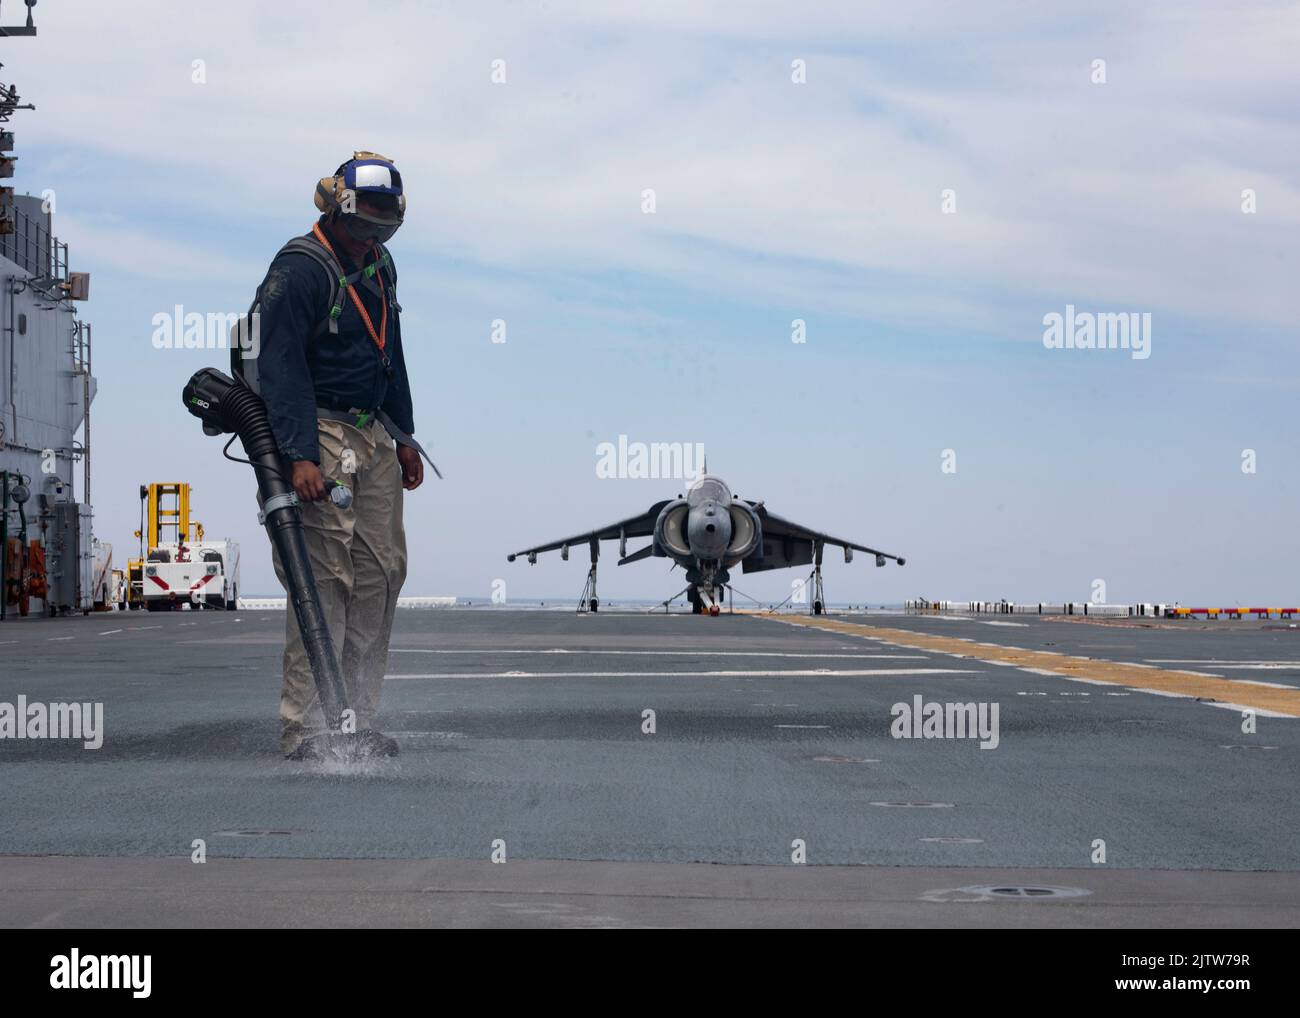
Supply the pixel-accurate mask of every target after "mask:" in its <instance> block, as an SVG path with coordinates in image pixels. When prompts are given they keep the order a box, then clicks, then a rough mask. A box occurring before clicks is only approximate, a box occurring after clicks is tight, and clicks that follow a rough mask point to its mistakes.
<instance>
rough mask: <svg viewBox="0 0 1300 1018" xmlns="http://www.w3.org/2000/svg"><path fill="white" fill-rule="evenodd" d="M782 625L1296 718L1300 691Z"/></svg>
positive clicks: (818, 619) (838, 624)
mask: <svg viewBox="0 0 1300 1018" xmlns="http://www.w3.org/2000/svg"><path fill="white" fill-rule="evenodd" d="M781 621H782V622H790V623H793V624H795V625H800V626H811V627H813V628H814V629H827V630H830V631H831V632H835V633H849V634H852V635H856V636H870V637H875V638H876V639H879V640H886V641H888V642H889V643H894V644H897V645H899V646H900V647H910V648H912V649H914V650H933V651H938V652H939V653H941V654H960V655H962V656H963V657H971V658H976V659H984V660H988V661H1002V662H1005V663H1006V664H1014V665H1019V666H1020V667H1022V668H1043V669H1046V670H1048V671H1053V672H1060V673H1061V674H1062V675H1066V676H1073V677H1076V678H1080V679H1091V680H1092V681H1094V682H1106V683H1110V684H1112V685H1116V686H1124V687H1126V688H1129V689H1137V690H1142V691H1143V692H1149V693H1176V694H1178V695H1181V696H1193V697H1201V698H1202V699H1206V700H1218V701H1219V702H1220V703H1235V704H1240V705H1241V706H1243V707H1253V708H1255V709H1256V710H1268V711H1276V712H1277V713H1279V714H1287V715H1290V716H1291V717H1300V689H1275V688H1273V687H1272V686H1256V685H1252V684H1250V683H1245V682H1234V681H1232V680H1231V679H1224V678H1216V677H1211V676H1207V675H1196V674H1194V673H1191V672H1182V671H1174V670H1170V669H1165V668H1149V667H1141V666H1138V665H1131V664H1123V663H1121V662H1118V661H1098V660H1097V659H1096V658H1087V657H1075V656H1072V655H1069V654H1054V653H1050V652H1047V651H1037V650H1023V649H1021V648H1019V647H1002V646H990V645H989V644H987V643H974V642H969V641H967V640H959V639H956V638H954V637H951V636H939V635H936V634H933V633H921V632H916V631H914V630H910V629H889V628H886V627H883V626H868V625H863V624H862V623H860V622H842V621H840V620H839V619H828V618H826V617H825V616H815V615H812V616H802V617H796V616H789V615H785V616H781Z"/></svg>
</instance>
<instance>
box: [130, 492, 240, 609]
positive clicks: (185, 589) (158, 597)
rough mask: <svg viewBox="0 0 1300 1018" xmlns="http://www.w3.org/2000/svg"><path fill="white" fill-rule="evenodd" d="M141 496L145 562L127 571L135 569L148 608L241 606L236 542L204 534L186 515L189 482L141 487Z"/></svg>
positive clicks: (141, 594)
mask: <svg viewBox="0 0 1300 1018" xmlns="http://www.w3.org/2000/svg"><path fill="white" fill-rule="evenodd" d="M140 497H141V500H142V501H143V502H144V503H145V506H144V515H145V517H146V527H145V528H142V531H141V532H140V533H141V543H142V544H143V545H144V548H143V549H142V552H143V560H142V561H137V562H133V563H132V564H131V565H132V569H131V572H132V574H133V577H132V578H133V580H134V575H135V574H136V569H138V570H139V574H138V575H139V576H140V581H139V583H140V586H139V588H138V590H139V598H140V600H141V601H142V602H143V603H144V606H145V607H146V608H148V609H149V611H169V610H176V609H179V608H183V607H184V606H185V605H187V604H188V605H189V606H190V607H191V608H192V609H198V608H224V609H225V610H226V611H234V610H235V609H236V608H237V607H238V606H239V545H238V544H237V543H236V542H234V541H229V540H226V541H209V540H206V539H205V538H204V536H203V524H201V523H199V522H198V521H196V520H191V519H190V507H189V502H190V486H189V485H188V484H184V483H180V484H150V485H142V486H141V488H140ZM145 530H147V534H146V533H144V531H145ZM167 538H172V539H171V540H168V539H167ZM133 585H134V584H133ZM133 593H134V591H133Z"/></svg>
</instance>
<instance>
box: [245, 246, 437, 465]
mask: <svg viewBox="0 0 1300 1018" xmlns="http://www.w3.org/2000/svg"><path fill="white" fill-rule="evenodd" d="M321 229H322V230H324V231H325V233H326V235H327V236H329V231H328V229H327V228H326V227H325V224H324V222H322V223H321ZM330 243H331V244H332V245H333V246H334V250H335V252H336V253H337V254H338V256H339V259H340V262H341V263H342V265H343V269H344V271H345V272H348V273H351V272H353V271H355V270H356V269H357V268H358V266H357V265H356V264H354V263H353V262H352V261H351V260H350V259H349V258H348V256H347V255H346V254H344V253H343V252H342V251H341V250H340V248H339V246H338V244H337V243H335V241H334V238H333V237H330ZM396 278H397V271H396V269H394V270H393V279H394V280H396ZM356 292H357V294H358V295H359V296H360V297H361V300H362V303H363V305H364V306H365V308H366V311H367V312H368V313H369V315H370V321H371V323H372V324H373V325H374V327H375V331H376V332H378V331H379V327H380V322H381V320H382V318H383V301H382V300H381V299H380V297H379V296H378V294H372V293H371V292H370V290H369V289H368V288H367V287H365V286H363V285H360V284H357V285H356ZM260 299H261V309H260V310H261V315H260V321H259V336H260V341H261V352H260V355H259V357H258V360H257V371H258V380H259V384H260V386H261V392H262V398H263V400H264V401H265V402H266V408H267V413H268V416H269V417H270V420H271V430H272V432H274V434H275V440H276V444H277V445H278V446H279V448H280V453H281V455H283V456H285V457H286V458H287V459H289V460H291V461H292V460H311V461H312V462H315V463H319V462H320V446H319V444H318V443H317V439H316V408H317V407H329V408H331V409H335V410H350V409H352V408H353V407H355V408H357V409H358V410H372V411H373V410H383V411H384V412H385V413H386V414H388V415H389V416H390V417H391V418H392V419H393V422H394V423H395V424H396V425H397V426H398V427H399V428H401V429H402V430H404V431H406V432H409V433H412V434H413V433H414V432H415V422H414V419H413V410H412V406H411V386H410V383H409V381H408V379H407V375H406V360H405V358H404V357H403V355H402V333H401V325H400V323H399V321H398V317H399V316H398V314H397V311H396V309H395V308H394V309H390V311H389V314H388V333H387V337H386V340H385V345H384V349H385V352H386V353H387V354H388V358H389V361H390V364H391V368H392V373H391V375H389V374H388V373H387V372H386V371H385V370H384V365H383V360H382V358H381V357H380V356H379V352H378V350H377V349H376V347H375V343H374V341H373V340H372V339H371V338H370V333H369V332H368V331H367V330H366V326H365V323H364V322H363V321H362V319H361V315H360V313H359V312H358V311H357V309H356V306H355V305H354V304H353V303H352V298H351V297H349V296H347V295H346V293H345V294H344V295H343V313H342V314H341V315H340V316H339V321H338V326H339V330H338V332H337V334H335V333H330V332H328V331H324V332H321V333H320V334H319V335H317V334H316V327H317V326H318V325H319V324H320V323H321V322H322V321H323V320H324V319H325V318H326V316H327V315H328V314H329V308H330V280H329V278H328V276H327V275H326V273H325V270H324V269H323V268H322V267H321V266H320V265H319V264H318V263H317V262H315V261H314V260H313V259H312V258H311V257H310V256H309V255H305V254H298V253H293V252H291V253H288V254H282V255H280V256H278V257H277V258H276V259H275V261H273V262H272V263H271V267H270V269H268V270H267V274H266V278H265V279H264V280H263V282H262V289H261V298H260Z"/></svg>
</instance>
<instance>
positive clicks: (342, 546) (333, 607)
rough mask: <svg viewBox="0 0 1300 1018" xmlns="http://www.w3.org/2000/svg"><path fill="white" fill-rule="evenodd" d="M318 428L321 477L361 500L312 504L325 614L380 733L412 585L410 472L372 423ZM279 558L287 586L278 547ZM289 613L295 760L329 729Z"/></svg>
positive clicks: (314, 562)
mask: <svg viewBox="0 0 1300 1018" xmlns="http://www.w3.org/2000/svg"><path fill="white" fill-rule="evenodd" d="M318 423H319V439H320V456H321V463H320V467H321V473H322V474H324V475H325V477H326V479H332V480H336V481H340V482H341V483H343V484H346V485H347V486H348V487H350V488H351V489H352V496H353V501H352V506H351V508H349V509H340V508H339V507H338V506H336V505H334V503H333V502H330V501H328V500H326V501H324V502H308V503H304V504H303V506H302V516H303V524H304V528H305V530H306V538H307V552H308V555H309V556H310V558H311V569H312V573H313V575H314V576H315V578H316V589H317V590H318V591H319V592H320V600H321V610H322V612H323V613H324V615H325V623H326V625H327V626H328V627H329V631H330V636H331V638H332V639H333V641H334V649H335V651H336V652H337V653H338V654H339V662H340V665H341V666H342V669H343V680H344V683H345V686H346V689H347V697H348V706H349V707H351V708H352V709H353V710H354V711H355V712H356V722H357V731H361V730H362V729H365V728H370V727H372V725H373V721H374V716H375V712H376V711H377V710H378V709H379V696H380V692H381V689H382V687H383V683H384V670H385V668H386V666H387V664H388V638H389V635H390V634H391V632H392V628H393V610H394V608H395V607H396V605H397V595H398V592H399V591H400V590H401V589H402V583H403V581H405V579H406V532H405V531H404V530H403V528H402V495H403V491H402V470H401V466H400V465H399V464H398V462H397V451H396V447H395V446H394V444H393V440H392V438H390V437H389V435H388V432H386V431H385V430H384V429H383V427H382V426H381V425H379V424H377V423H375V422H374V421H372V422H371V423H370V424H368V425H366V426H365V427H364V428H360V429H358V428H354V427H352V426H350V425H347V424H344V423H342V422H341V421H332V420H327V419H321V420H320V421H319V422H318ZM272 558H273V560H274V563H275V574H276V576H278V577H279V578H280V583H281V584H282V585H283V584H284V567H283V564H282V563H281V561H280V556H279V553H278V552H276V551H275V550H274V546H272ZM285 615H286V621H285V647H284V686H283V687H282V689H281V691H280V720H281V723H282V731H281V736H280V749H281V751H282V752H284V753H285V754H289V753H292V752H293V751H294V750H295V749H296V748H297V746H298V743H300V742H301V741H302V740H303V739H304V738H307V737H309V736H312V735H316V734H319V733H320V732H323V731H325V727H326V726H325V717H324V714H323V713H322V711H321V706H320V698H319V696H318V695H317V692H316V681H315V679H314V678H313V677H312V671H311V666H310V664H309V663H308V661H307V652H306V650H305V649H304V648H303V643H302V634H301V633H300V632H299V631H298V618H297V616H296V615H295V614H294V611H293V606H292V604H289V605H288V606H287V607H286V612H285Z"/></svg>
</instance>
